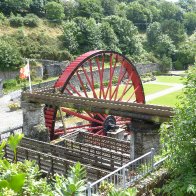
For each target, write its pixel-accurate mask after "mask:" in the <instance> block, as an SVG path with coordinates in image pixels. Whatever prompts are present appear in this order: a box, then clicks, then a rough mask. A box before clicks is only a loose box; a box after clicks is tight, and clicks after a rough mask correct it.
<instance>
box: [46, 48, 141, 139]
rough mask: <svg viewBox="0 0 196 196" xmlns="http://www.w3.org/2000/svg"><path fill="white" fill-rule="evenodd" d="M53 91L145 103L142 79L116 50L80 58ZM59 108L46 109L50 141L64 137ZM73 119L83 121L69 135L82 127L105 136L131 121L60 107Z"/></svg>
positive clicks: (71, 128) (71, 65) (99, 51)
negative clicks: (58, 118)
mask: <svg viewBox="0 0 196 196" xmlns="http://www.w3.org/2000/svg"><path fill="white" fill-rule="evenodd" d="M54 88H56V89H60V92H61V93H65V94H68V95H74V96H79V97H87V98H89V97H92V98H96V99H105V100H106V99H107V100H113V101H119V102H137V103H145V96H144V91H143V86H142V83H141V80H140V77H139V75H138V73H137V71H136V68H135V67H134V66H133V64H132V63H131V61H130V60H129V59H128V58H126V57H125V56H124V55H122V54H120V53H118V52H114V51H103V50H95V51H90V52H87V53H85V54H82V55H81V56H79V57H77V58H76V59H75V60H74V61H73V62H71V63H70V64H69V65H68V66H67V67H66V69H65V70H64V71H63V73H62V74H61V75H60V76H59V78H58V80H57V81H56V83H55V85H54ZM57 110H58V108H52V107H50V106H46V107H45V123H46V127H48V129H49V130H50V138H51V140H52V139H54V138H56V137H57V136H58V135H62V134H64V131H63V129H62V128H57V127H56V126H55V122H56V114H57ZM61 111H63V112H66V113H67V114H69V115H71V116H75V117H77V118H79V119H82V120H83V123H82V124H80V125H74V126H71V127H68V128H66V131H67V132H71V131H74V130H75V129H77V128H83V129H86V130H88V131H90V132H91V133H94V134H98V135H106V133H107V131H108V130H109V129H112V128H115V127H116V126H121V125H125V124H126V123H128V122H130V119H125V118H121V117H119V116H111V115H106V114H100V113H92V112H87V111H82V112H81V111H77V110H72V109H69V108H61Z"/></svg>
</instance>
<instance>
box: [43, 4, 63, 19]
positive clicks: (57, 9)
mask: <svg viewBox="0 0 196 196" xmlns="http://www.w3.org/2000/svg"><path fill="white" fill-rule="evenodd" d="M45 9H46V17H47V18H48V19H49V20H52V21H53V22H57V23H58V22H61V21H62V20H63V19H64V17H65V14H64V8H63V6H62V4H60V3H57V2H55V1H52V2H48V3H47V4H46V6H45Z"/></svg>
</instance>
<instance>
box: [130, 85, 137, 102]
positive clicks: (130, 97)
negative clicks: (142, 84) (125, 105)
mask: <svg viewBox="0 0 196 196" xmlns="http://www.w3.org/2000/svg"><path fill="white" fill-rule="evenodd" d="M138 88H139V86H137V87H136V88H135V90H134V91H133V93H132V94H131V96H130V97H129V98H128V99H127V102H129V101H130V100H131V98H132V97H133V95H135V92H136V91H137V89H138Z"/></svg>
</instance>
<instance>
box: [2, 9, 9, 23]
mask: <svg viewBox="0 0 196 196" xmlns="http://www.w3.org/2000/svg"><path fill="white" fill-rule="evenodd" d="M7 22H8V20H7V18H6V17H5V16H4V14H3V13H1V12H0V24H7Z"/></svg>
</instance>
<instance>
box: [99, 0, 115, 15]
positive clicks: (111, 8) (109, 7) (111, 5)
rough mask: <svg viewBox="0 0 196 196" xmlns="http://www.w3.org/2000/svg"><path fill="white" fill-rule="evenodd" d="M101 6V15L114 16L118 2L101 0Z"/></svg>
mask: <svg viewBox="0 0 196 196" xmlns="http://www.w3.org/2000/svg"><path fill="white" fill-rule="evenodd" d="M101 5H102V8H103V14H104V15H105V16H110V15H115V13H116V6H117V5H118V1H117V0H101Z"/></svg>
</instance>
